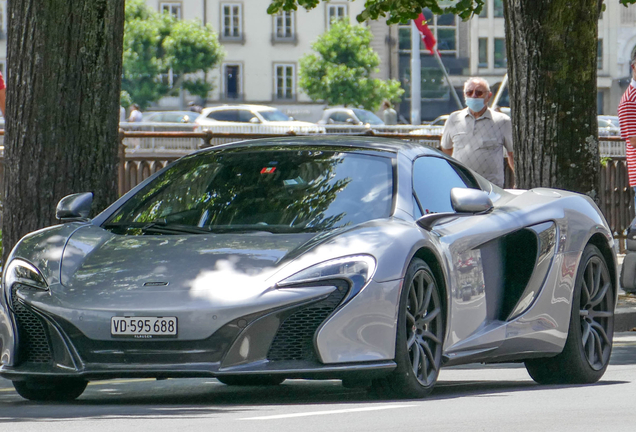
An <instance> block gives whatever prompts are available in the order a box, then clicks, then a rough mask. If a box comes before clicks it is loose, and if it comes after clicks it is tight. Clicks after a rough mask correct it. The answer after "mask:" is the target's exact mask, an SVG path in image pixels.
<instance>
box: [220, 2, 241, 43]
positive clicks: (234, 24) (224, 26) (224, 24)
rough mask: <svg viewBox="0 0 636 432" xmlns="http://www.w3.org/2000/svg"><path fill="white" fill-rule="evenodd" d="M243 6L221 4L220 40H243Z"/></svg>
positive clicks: (238, 4)
mask: <svg viewBox="0 0 636 432" xmlns="http://www.w3.org/2000/svg"><path fill="white" fill-rule="evenodd" d="M242 6H243V5H242V4H240V3H222V4H221V38H222V39H225V40H232V39H242V38H243V7H242Z"/></svg>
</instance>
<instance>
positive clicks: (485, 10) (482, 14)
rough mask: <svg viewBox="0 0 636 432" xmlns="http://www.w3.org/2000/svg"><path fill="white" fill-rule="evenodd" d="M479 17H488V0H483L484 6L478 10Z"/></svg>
mask: <svg viewBox="0 0 636 432" xmlns="http://www.w3.org/2000/svg"><path fill="white" fill-rule="evenodd" d="M479 18H488V0H484V6H483V7H482V8H481V12H479Z"/></svg>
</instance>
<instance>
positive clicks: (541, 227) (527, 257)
mask: <svg viewBox="0 0 636 432" xmlns="http://www.w3.org/2000/svg"><path fill="white" fill-rule="evenodd" d="M454 187H459V188H474V189H480V187H479V183H478V182H477V180H476V178H475V177H474V176H472V174H471V173H470V171H468V170H466V169H465V168H463V167H462V166H461V165H459V164H455V163H453V162H452V161H450V160H447V159H445V158H442V157H433V156H425V157H420V158H418V159H416V160H415V161H414V163H413V193H414V200H415V201H416V204H417V208H418V210H419V211H420V212H421V214H427V213H438V212H454V210H453V207H452V204H451V201H450V192H451V189H452V188H454ZM491 196H492V198H493V199H494V200H495V201H496V199H497V198H498V197H497V196H496V193H491ZM523 223H524V222H523V219H522V218H514V217H508V216H507V214H506V212H505V211H496V208H495V211H491V212H488V213H485V214H476V215H470V216H463V217H457V218H452V217H450V218H446V219H442V220H441V221H440V222H439V223H437V224H436V225H434V226H433V228H432V230H431V231H432V233H433V234H434V235H435V237H436V238H437V239H439V244H440V248H441V250H442V252H443V254H444V258H445V264H446V270H447V275H448V281H447V283H448V285H447V291H448V298H449V308H448V313H449V317H448V320H447V322H448V328H447V341H446V345H447V348H446V349H447V350H448V352H449V354H452V353H453V352H458V353H459V352H465V351H466V350H477V351H478V350H482V349H483V350H489V349H493V348H496V347H497V346H498V345H499V344H500V343H501V342H502V341H503V340H504V339H505V326H504V324H505V322H506V321H507V320H508V319H509V318H510V317H511V316H513V314H515V313H519V312H520V309H519V304H520V303H522V301H521V300H522V298H524V296H527V295H528V292H527V291H526V288H527V285H528V283H529V281H530V278H531V276H532V274H533V269H534V265H535V259H536V256H537V255H538V248H540V246H537V245H538V244H539V243H540V241H539V240H538V239H539V237H540V236H542V233H544V232H547V233H549V230H551V229H554V227H553V225H554V224H551V223H550V222H546V223H545V224H538V225H536V226H530V227H526V226H524V225H523ZM544 237H546V236H544ZM546 238H547V237H546ZM546 250H547V249H546ZM492 331H494V334H493V333H492Z"/></svg>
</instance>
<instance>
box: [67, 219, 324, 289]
mask: <svg viewBox="0 0 636 432" xmlns="http://www.w3.org/2000/svg"><path fill="white" fill-rule="evenodd" d="M317 237H319V236H317V235H316V234H315V233H299V234H283V235H281V234H277V235H273V234H271V233H267V232H253V233H242V234H211V235H176V236H173V235H163V236H154V235H153V236H124V235H115V234H112V233H110V232H109V231H106V230H104V229H101V228H99V227H95V226H87V227H85V228H83V229H80V230H77V231H76V232H74V233H73V234H72V235H71V237H70V238H69V240H68V242H67V245H66V247H65V249H64V253H63V257H62V265H61V272H60V281H61V283H62V285H64V286H65V287H67V288H69V289H70V290H72V291H78V290H79V291H83V290H89V291H92V290H99V291H109V292H111V293H113V292H115V291H120V290H124V291H127V292H129V291H136V290H142V291H143V290H149V291H150V290H151V291H153V292H158V291H163V290H165V291H175V290H188V291H197V290H205V289H207V288H208V287H210V286H218V285H219V284H223V285H225V286H229V287H238V286H245V285H246V283H247V285H249V286H251V287H255V285H262V284H264V283H265V280H266V279H267V278H268V277H269V276H271V274H273V273H274V272H276V271H277V270H279V269H280V268H281V266H282V265H284V263H285V262H287V261H289V260H290V259H292V258H294V257H295V256H298V255H299V254H301V253H302V252H303V251H305V250H307V249H308V248H310V247H311V246H312V245H313V244H315V243H316V241H315V240H316V238H317ZM244 282H245V283H244Z"/></svg>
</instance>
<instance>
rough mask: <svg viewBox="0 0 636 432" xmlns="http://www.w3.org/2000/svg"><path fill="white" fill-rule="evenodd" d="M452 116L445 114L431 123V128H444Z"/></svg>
mask: <svg viewBox="0 0 636 432" xmlns="http://www.w3.org/2000/svg"><path fill="white" fill-rule="evenodd" d="M449 115H450V114H444V115H441V116H439V117H437V118H436V119H435V120H433V121H432V122H430V123H429V126H444V125H445V124H446V120H448V117H449Z"/></svg>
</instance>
